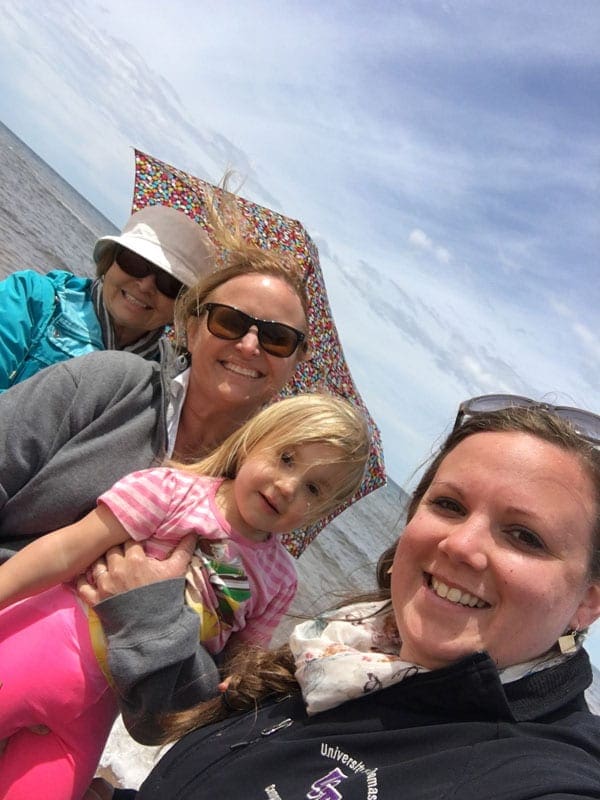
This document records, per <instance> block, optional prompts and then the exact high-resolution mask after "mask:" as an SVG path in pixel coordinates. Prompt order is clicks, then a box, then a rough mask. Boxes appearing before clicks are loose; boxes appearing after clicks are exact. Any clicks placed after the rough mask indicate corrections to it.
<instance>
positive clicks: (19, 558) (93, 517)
mask: <svg viewBox="0 0 600 800" xmlns="http://www.w3.org/2000/svg"><path fill="white" fill-rule="evenodd" d="M128 538H129V536H128V534H127V531H126V530H125V528H124V527H123V526H122V525H121V523H120V522H119V521H118V519H117V518H116V517H115V515H114V514H113V513H112V511H109V509H108V508H107V507H106V506H105V505H104V504H102V503H100V504H99V506H98V507H97V508H95V509H94V510H93V511H90V513H89V514H87V515H86V516H85V517H83V519H80V520H79V522H75V523H73V525H67V527H66V528H59V530H57V531H53V533H49V534H47V535H46V536H42V537H40V538H39V539H36V540H35V541H33V542H32V543H31V544H28V545H27V547H25V548H23V550H20V551H19V552H18V553H16V554H15V555H14V556H13V557H12V558H10V559H9V560H8V561H6V562H5V563H4V564H2V565H1V566H0V608H4V606H7V605H9V604H10V603H14V602H15V601H17V600H21V599H22V598H23V597H28V596H29V595H32V594H38V592H42V591H44V589H48V588H50V587H51V586H55V585H56V584H59V583H64V582H66V581H70V580H72V579H73V578H76V577H77V576H78V575H80V574H81V573H82V572H84V571H85V570H86V569H87V568H88V567H89V566H90V564H92V563H93V562H94V561H95V560H96V559H97V558H99V557H100V556H101V555H103V554H104V553H105V552H106V551H107V550H108V549H109V548H110V547H113V546H114V545H116V544H121V543H122V542H124V541H126V540H127V539H128Z"/></svg>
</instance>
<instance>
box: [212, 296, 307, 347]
mask: <svg viewBox="0 0 600 800" xmlns="http://www.w3.org/2000/svg"><path fill="white" fill-rule="evenodd" d="M204 311H206V327H207V328H208V330H209V332H210V333H212V335H213V336H217V337H218V338H219V339H230V340H233V339H241V338H242V337H243V336H245V335H246V334H247V333H248V331H249V330H250V328H252V327H255V328H256V329H257V331H258V342H259V344H260V346H261V347H262V349H263V350H264V351H265V353H268V354H269V355H271V356H276V357H277V358H289V357H290V356H291V355H292V353H294V352H295V350H296V348H297V347H298V345H299V344H300V343H301V342H303V341H304V340H305V338H306V337H305V335H304V334H303V333H302V332H301V331H297V330H296V328H292V327H291V326H290V325H285V324H284V323H283V322H272V321H270V320H265V319H256V318H255V317H251V316H250V315H249V314H244V312H243V311H240V310H239V309H237V308H234V307H233V306H226V305H223V303H204V304H203V305H201V306H200V308H199V309H198V314H199V315H200V314H202V313H203V312H204Z"/></svg>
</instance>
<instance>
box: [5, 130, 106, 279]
mask: <svg viewBox="0 0 600 800" xmlns="http://www.w3.org/2000/svg"><path fill="white" fill-rule="evenodd" d="M116 232H117V228H116V227H115V226H114V225H113V223H112V222H110V220H108V219H106V217H104V216H103V215H102V214H100V212H99V211H97V210H96V209H95V208H94V206H92V205H91V204H90V203H88V201H87V200H86V199H85V198H84V197H82V196H81V195H80V194H79V193H78V192H76V191H75V189H73V187H72V186H71V185H70V184H68V183H67V182H66V181H64V180H63V179H62V178H61V177H60V175H58V174H57V173H56V172H54V170H52V169H51V168H50V167H49V166H48V164H46V163H45V161H42V159H41V158H39V157H38V156H37V155H36V154H35V153H34V152H33V150H30V149H29V148H28V147H27V145H26V144H24V143H23V142H22V141H21V140H20V139H18V138H17V137H16V136H15V135H14V134H13V133H12V132H11V131H10V130H9V129H8V128H7V127H6V126H5V125H3V124H2V123H1V122H0V242H1V243H2V246H1V247H0V276H1V277H4V276H6V275H7V274H8V273H9V272H13V271H14V270H17V269H34V270H36V271H37V272H49V271H50V270H52V269H69V270H71V271H72V272H75V273H76V274H78V275H93V274H94V263H93V260H92V250H93V247H94V243H95V241H96V239H97V238H98V237H99V236H104V235H106V234H110V233H116Z"/></svg>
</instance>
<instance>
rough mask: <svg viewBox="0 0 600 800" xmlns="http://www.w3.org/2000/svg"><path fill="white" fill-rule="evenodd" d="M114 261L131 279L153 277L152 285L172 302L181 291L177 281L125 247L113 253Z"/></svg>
mask: <svg viewBox="0 0 600 800" xmlns="http://www.w3.org/2000/svg"><path fill="white" fill-rule="evenodd" d="M115 261H116V262H117V264H118V265H119V267H120V268H121V269H122V270H123V272H126V273H127V274H128V275H131V277H132V278H145V277H146V276H147V275H154V283H155V284H156V288H157V289H158V291H159V292H160V293H161V294H164V295H166V297H170V298H171V300H174V299H175V298H176V297H177V295H178V294H179V292H180V291H181V290H182V289H183V283H181V281H178V280H177V278H174V277H173V276H172V275H169V273H168V272H165V271H164V269H161V268H160V267H157V266H156V264H153V263H152V262H151V261H148V260H147V259H146V258H142V256H138V254H137V253H134V252H133V250H128V249H127V248H126V247H118V248H117V252H116V253H115Z"/></svg>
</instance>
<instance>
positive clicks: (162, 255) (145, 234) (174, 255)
mask: <svg viewBox="0 0 600 800" xmlns="http://www.w3.org/2000/svg"><path fill="white" fill-rule="evenodd" d="M115 244H117V245H121V247H126V248H127V249H128V250H132V251H133V252H134V253H137V254H138V255H139V256H142V258H145V259H147V260H148V261H151V262H152V264H154V265H155V266H157V267H160V269H163V270H164V271H165V272H168V273H169V275H172V276H173V277H174V278H177V280H178V281H181V283H183V284H184V285H185V286H192V285H193V284H194V283H196V281H197V280H198V279H199V278H202V277H203V276H204V275H208V274H209V273H210V272H212V271H213V270H214V269H215V252H214V247H213V245H212V244H211V241H210V239H209V238H208V236H207V234H206V233H205V232H204V231H203V230H202V228H201V227H200V225H199V224H198V223H197V222H194V221H193V220H192V219H190V217H188V216H187V214H186V213H185V212H184V211H178V210H177V209H175V208H171V207H170V206H160V205H154V206H146V207H145V208H142V209H141V210H140V211H136V212H135V213H134V214H132V215H131V216H130V217H129V219H128V220H127V224H126V225H125V227H124V228H123V232H122V233H121V234H120V235H119V236H102V238H100V239H98V241H97V242H96V245H95V247H94V261H95V262H96V264H97V263H98V262H99V261H100V259H101V258H102V256H103V255H104V254H105V253H106V252H107V250H108V249H109V248H110V247H113V246H114V245H115Z"/></svg>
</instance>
